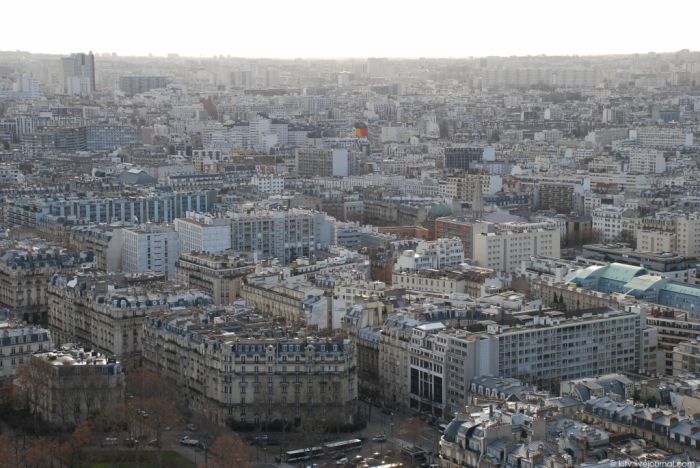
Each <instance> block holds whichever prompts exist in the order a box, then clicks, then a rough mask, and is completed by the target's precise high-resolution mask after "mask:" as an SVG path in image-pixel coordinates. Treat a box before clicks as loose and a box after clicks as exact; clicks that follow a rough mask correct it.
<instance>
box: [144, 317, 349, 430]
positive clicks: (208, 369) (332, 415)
mask: <svg viewBox="0 0 700 468" xmlns="http://www.w3.org/2000/svg"><path fill="white" fill-rule="evenodd" d="M242 313H244V312H243V311H238V314H236V315H238V316H237V318H234V313H233V311H226V310H221V309H209V310H205V311H201V312H194V313H193V312H189V313H184V314H183V313H180V314H177V313H170V314H159V315H153V316H150V317H148V318H146V320H145V321H144V324H143V327H144V332H143V335H144V336H143V343H144V344H143V346H144V353H143V355H144V358H145V360H146V365H147V366H149V367H151V368H153V369H155V370H157V371H158V372H160V373H161V374H162V375H163V376H164V377H165V378H167V379H168V380H169V381H170V382H171V383H173V384H175V385H176V386H178V387H179V388H181V389H182V391H183V397H184V398H185V399H186V401H187V402H188V404H189V406H190V407H191V408H192V409H193V410H195V411H202V412H204V413H205V414H206V415H207V416H208V417H209V418H210V419H211V420H212V421H213V422H215V423H218V424H228V425H231V424H233V425H236V424H242V425H244V424H256V425H258V424H267V423H273V422H275V421H277V422H278V423H279V422H285V423H289V424H293V425H294V426H297V427H298V426H302V427H304V428H310V427H318V426H321V425H323V426H325V427H327V428H329V429H331V430H334V429H336V428H337V427H342V426H344V425H346V424H350V423H352V422H353V421H354V420H355V418H356V416H357V365H356V363H355V350H354V343H352V342H351V341H350V340H347V339H346V340H343V339H328V338H315V337H312V336H308V337H303V338H300V337H297V336H296V333H294V332H293V331H291V330H281V329H278V331H277V332H276V333H275V334H274V335H273V334H269V333H265V331H264V330H262V329H260V328H259V326H256V325H255V321H259V319H260V317H259V316H257V317H258V318H255V317H256V314H254V313H252V312H248V315H241V314H242ZM233 328H235V329H237V330H238V331H237V332H236V333H235V334H232V333H230V332H229V331H228V330H230V329H233ZM183 364H184V365H183Z"/></svg>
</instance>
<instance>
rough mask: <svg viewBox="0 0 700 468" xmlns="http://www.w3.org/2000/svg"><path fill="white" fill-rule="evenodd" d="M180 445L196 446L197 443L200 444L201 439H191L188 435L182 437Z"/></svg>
mask: <svg viewBox="0 0 700 468" xmlns="http://www.w3.org/2000/svg"><path fill="white" fill-rule="evenodd" d="M180 445H187V446H190V447H196V446H197V445H199V441H198V440H196V439H190V438H189V437H188V436H184V437H183V438H182V439H180Z"/></svg>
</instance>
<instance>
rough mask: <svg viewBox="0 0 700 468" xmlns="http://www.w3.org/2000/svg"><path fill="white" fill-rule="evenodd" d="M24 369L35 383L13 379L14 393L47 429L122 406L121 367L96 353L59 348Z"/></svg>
mask: <svg viewBox="0 0 700 468" xmlns="http://www.w3.org/2000/svg"><path fill="white" fill-rule="evenodd" d="M28 365H29V366H30V367H31V368H33V369H34V371H30V372H29V375H37V376H38V378H39V380H38V381H33V382H28V381H25V380H24V379H16V380H15V385H16V386H17V390H16V391H17V392H18V393H19V394H22V393H25V394H26V395H28V401H27V403H28V404H29V409H30V410H31V411H32V412H35V413H37V414H38V415H39V417H41V419H42V420H43V421H44V422H46V423H48V424H49V425H52V426H57V427H62V428H66V427H74V426H76V425H78V424H80V423H81V422H83V421H85V420H87V419H89V418H91V417H94V416H95V415H97V414H99V413H100V411H101V410H102V409H105V408H109V407H112V408H114V407H115V406H116V405H119V404H121V403H123V402H124V397H125V390H126V378H125V374H124V372H123V370H122V367H121V364H120V363H119V361H117V360H116V359H113V358H107V357H106V356H104V355H103V354H100V353H98V352H96V351H92V350H89V349H84V348H80V347H63V348H60V349H59V350H56V351H48V352H44V353H39V354H34V355H33V356H32V358H31V361H30V362H29V364H28ZM30 389H31V390H30Z"/></svg>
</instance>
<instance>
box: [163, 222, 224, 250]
mask: <svg viewBox="0 0 700 468" xmlns="http://www.w3.org/2000/svg"><path fill="white" fill-rule="evenodd" d="M174 224H175V231H177V234H178V238H179V242H180V252H182V253H187V252H203V253H207V254H220V253H222V252H224V251H226V250H228V249H230V248H231V223H230V221H229V220H227V219H224V218H216V217H214V216H211V215H209V214H206V213H196V212H188V213H187V214H186V217H185V218H177V219H176V220H175V223H174Z"/></svg>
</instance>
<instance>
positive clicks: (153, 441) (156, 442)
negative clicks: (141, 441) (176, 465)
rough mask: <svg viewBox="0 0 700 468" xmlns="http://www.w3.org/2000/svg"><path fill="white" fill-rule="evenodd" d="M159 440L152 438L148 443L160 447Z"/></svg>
mask: <svg viewBox="0 0 700 468" xmlns="http://www.w3.org/2000/svg"><path fill="white" fill-rule="evenodd" d="M158 444H159V442H158V439H152V440H149V441H148V445H151V446H154V447H159V445H158Z"/></svg>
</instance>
